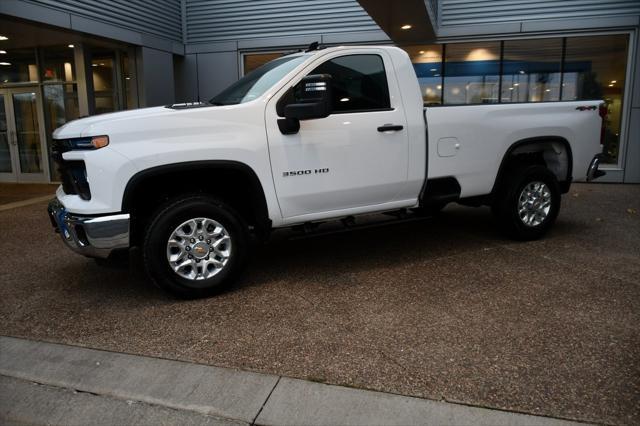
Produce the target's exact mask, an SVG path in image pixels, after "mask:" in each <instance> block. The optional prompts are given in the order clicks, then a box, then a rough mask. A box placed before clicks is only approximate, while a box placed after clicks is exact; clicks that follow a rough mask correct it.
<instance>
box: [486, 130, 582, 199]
mask: <svg viewBox="0 0 640 426" xmlns="http://www.w3.org/2000/svg"><path fill="white" fill-rule="evenodd" d="M519 163H524V164H529V165H531V164H541V165H544V166H546V167H547V168H548V169H549V170H550V171H551V172H552V173H553V174H554V175H555V176H556V179H557V180H558V182H559V184H560V187H561V189H562V192H567V191H568V190H569V185H570V184H571V181H572V179H573V178H572V176H573V175H572V173H573V152H572V151H571V144H570V143H569V141H568V140H567V139H565V138H563V137H561V136H539V137H534V138H526V139H521V140H519V141H516V142H514V143H513V144H511V146H510V147H509V148H508V149H507V151H506V152H505V154H504V156H503V157H502V161H501V163H500V167H499V168H498V173H497V175H496V180H495V182H494V185H493V189H492V194H496V192H497V191H498V190H499V187H500V184H501V181H502V179H503V178H504V177H505V176H507V175H508V174H509V172H510V169H511V168H512V167H513V165H514V164H519Z"/></svg>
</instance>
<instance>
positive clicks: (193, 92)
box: [173, 55, 198, 102]
mask: <svg viewBox="0 0 640 426" xmlns="http://www.w3.org/2000/svg"><path fill="white" fill-rule="evenodd" d="M173 73H174V76H175V79H176V102H193V101H197V100H198V63H197V61H196V55H185V56H182V57H180V56H176V57H175V58H174V66H173Z"/></svg>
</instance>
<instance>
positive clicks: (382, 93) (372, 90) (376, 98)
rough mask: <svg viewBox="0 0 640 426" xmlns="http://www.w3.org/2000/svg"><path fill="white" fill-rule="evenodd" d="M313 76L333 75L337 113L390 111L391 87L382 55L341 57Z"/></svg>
mask: <svg viewBox="0 0 640 426" xmlns="http://www.w3.org/2000/svg"><path fill="white" fill-rule="evenodd" d="M309 74H331V77H332V78H331V88H332V91H333V102H332V106H333V108H332V109H333V111H335V112H347V111H363V110H376V109H383V108H389V107H390V101H389V86H388V84H387V74H386V72H385V70H384V63H383V62H382V58H381V57H380V56H379V55H348V56H340V57H337V58H334V59H331V60H328V61H327V62H325V63H323V64H321V65H320V66H318V67H317V68H316V69H314V70H313V71H311V72H310V73H309Z"/></svg>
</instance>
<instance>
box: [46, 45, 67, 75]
mask: <svg viewBox="0 0 640 426" xmlns="http://www.w3.org/2000/svg"><path fill="white" fill-rule="evenodd" d="M42 57H43V67H42V80H43V81H64V82H73V81H75V76H74V75H73V70H74V63H75V62H74V57H73V48H70V47H69V46H67V45H64V46H50V47H45V48H44V49H43V51H42Z"/></svg>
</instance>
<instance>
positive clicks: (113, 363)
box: [0, 337, 578, 425]
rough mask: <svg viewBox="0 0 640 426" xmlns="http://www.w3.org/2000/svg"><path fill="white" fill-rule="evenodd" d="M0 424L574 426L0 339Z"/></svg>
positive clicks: (236, 372) (276, 378)
mask: <svg viewBox="0 0 640 426" xmlns="http://www.w3.org/2000/svg"><path fill="white" fill-rule="evenodd" d="M0 423H3V424H13V423H29V424H45V423H65V424H116V423H117V424H180V425H183V424H265V425H271V424H274V425H275V424H278V425H287V424H290V425H293V424H295V425H306V424H313V425H319V424H340V425H361V424H384V425H393V424H397V425H410V424H438V425H445V424H455V425H573V424H576V425H577V424H578V423H574V422H568V421H564V420H559V419H552V418H548V417H536V416H530V415H525V414H518V413H511V412H506V411H498V410H490V409H485V408H479V407H470V406H466V405H461V404H453V403H448V402H441V401H431V400H426V399H420V398H411V397H404V396H400V395H394V394H388V393H381V392H372V391H366V390H358V389H352V388H345V387H341V386H330V385H325V384H321V383H315V382H309V381H304V380H298V379H291V378H286V377H281V376H275V375H268V374H259V373H252V372H246V371H239V370H234V369H228V368H218V367H211V366H204V365H199V364H191V363H185V362H179V361H170V360H164V359H158V358H151V357H143V356H135V355H127V354H121V353H114V352H106V351H99V350H93V349H86V348H81V347H76V346H67V345H59V344H52V343H44V342H36V341H32V340H25V339H17V338H12V337H0Z"/></svg>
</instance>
